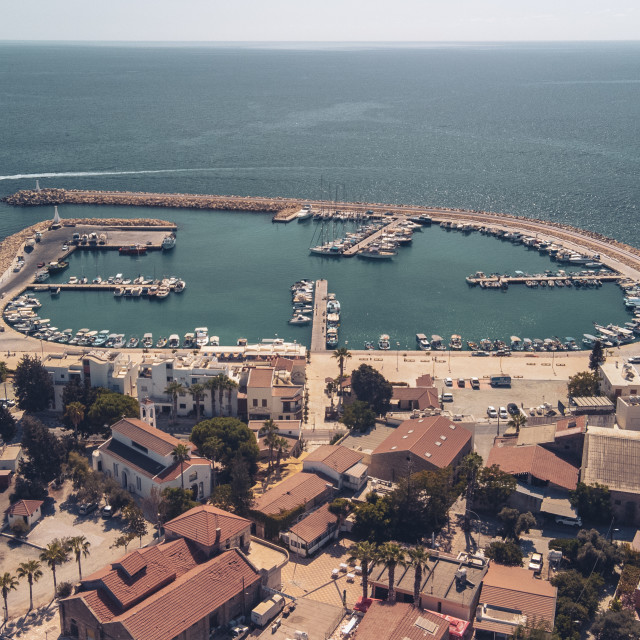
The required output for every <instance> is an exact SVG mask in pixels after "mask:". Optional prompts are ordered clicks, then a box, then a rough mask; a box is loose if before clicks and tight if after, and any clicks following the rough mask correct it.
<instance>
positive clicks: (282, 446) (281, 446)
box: [276, 438, 289, 468]
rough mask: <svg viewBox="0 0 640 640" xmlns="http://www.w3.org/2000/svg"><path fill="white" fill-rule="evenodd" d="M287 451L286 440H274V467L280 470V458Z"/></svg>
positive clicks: (287, 444)
mask: <svg viewBox="0 0 640 640" xmlns="http://www.w3.org/2000/svg"><path fill="white" fill-rule="evenodd" d="M287 451H289V442H288V441H287V439H286V438H278V439H277V440H276V466H277V467H278V468H280V461H281V460H282V456H283V455H284V454H285V453H287Z"/></svg>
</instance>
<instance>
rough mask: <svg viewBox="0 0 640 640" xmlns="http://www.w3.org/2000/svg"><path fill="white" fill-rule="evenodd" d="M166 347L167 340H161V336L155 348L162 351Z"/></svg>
mask: <svg viewBox="0 0 640 640" xmlns="http://www.w3.org/2000/svg"><path fill="white" fill-rule="evenodd" d="M166 346H167V339H166V338H163V337H162V336H161V337H160V338H158V342H156V348H157V349H163V348H164V347H166Z"/></svg>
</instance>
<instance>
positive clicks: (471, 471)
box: [458, 451, 482, 531]
mask: <svg viewBox="0 0 640 640" xmlns="http://www.w3.org/2000/svg"><path fill="white" fill-rule="evenodd" d="M481 468H482V457H481V456H480V455H479V454H477V453H476V452H475V451H472V452H471V453H468V454H467V455H466V456H465V457H464V458H462V461H461V462H460V466H459V468H458V478H459V482H460V491H461V492H462V491H464V492H465V498H466V503H467V509H466V510H465V514H464V525H465V527H464V528H465V531H466V530H468V529H469V509H472V508H473V501H474V498H475V495H476V491H477V489H478V472H479V470H480V469H481Z"/></svg>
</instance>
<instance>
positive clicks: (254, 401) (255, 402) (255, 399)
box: [253, 398, 258, 407]
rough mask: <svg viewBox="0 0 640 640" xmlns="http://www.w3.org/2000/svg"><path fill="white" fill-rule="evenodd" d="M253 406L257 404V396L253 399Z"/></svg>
mask: <svg viewBox="0 0 640 640" xmlns="http://www.w3.org/2000/svg"><path fill="white" fill-rule="evenodd" d="M253 406H254V407H257V406H258V399H257V398H254V399H253Z"/></svg>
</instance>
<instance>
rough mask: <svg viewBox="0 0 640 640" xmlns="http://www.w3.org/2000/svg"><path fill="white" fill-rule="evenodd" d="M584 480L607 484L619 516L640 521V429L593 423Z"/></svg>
mask: <svg viewBox="0 0 640 640" xmlns="http://www.w3.org/2000/svg"><path fill="white" fill-rule="evenodd" d="M581 478H582V482H584V483H585V484H593V483H595V482H597V483H599V484H603V485H606V486H607V487H609V490H610V491H611V506H612V508H613V513H614V515H615V516H616V518H617V519H618V520H619V521H621V522H625V523H626V524H636V525H637V524H640V431H629V430H627V429H609V428H606V427H594V426H590V427H589V428H588V429H587V435H586V437H585V441H584V452H583V454H582V470H581Z"/></svg>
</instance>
